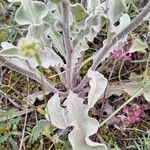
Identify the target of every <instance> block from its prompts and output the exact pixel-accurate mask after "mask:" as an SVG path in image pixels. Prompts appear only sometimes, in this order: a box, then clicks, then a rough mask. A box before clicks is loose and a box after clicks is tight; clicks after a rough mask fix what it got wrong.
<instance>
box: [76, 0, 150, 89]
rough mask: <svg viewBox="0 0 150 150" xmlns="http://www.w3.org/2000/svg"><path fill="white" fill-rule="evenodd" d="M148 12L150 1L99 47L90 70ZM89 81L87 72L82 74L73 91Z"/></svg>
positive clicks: (138, 23) (103, 58) (139, 22)
mask: <svg viewBox="0 0 150 150" xmlns="http://www.w3.org/2000/svg"><path fill="white" fill-rule="evenodd" d="M149 12H150V1H149V2H148V4H147V5H146V6H145V7H144V9H143V10H142V11H141V13H139V14H138V15H137V16H136V18H134V19H133V21H132V22H131V23H130V24H129V25H128V26H127V27H125V28H124V29H123V30H122V31H121V32H120V33H118V34H117V35H116V36H115V37H114V38H113V39H112V41H111V42H110V43H107V44H106V46H104V47H103V48H102V49H100V50H99V51H98V53H97V57H96V59H95V61H94V62H93V65H92V66H91V67H90V69H91V70H96V68H97V67H98V65H99V64H100V63H101V62H102V61H103V60H105V59H106V58H107V57H108V55H109V53H110V50H111V48H112V47H113V46H114V45H115V44H116V43H117V42H118V41H120V40H121V39H122V38H123V37H124V36H126V35H127V34H128V33H129V32H131V31H133V30H134V29H135V28H136V27H137V26H138V25H140V24H141V23H142V22H143V18H144V17H146V16H147V15H148V13H149ZM88 81H89V78H88V76H87V74H86V75H85V76H84V78H83V80H82V81H81V82H80V84H79V85H78V86H77V87H76V88H75V89H74V91H75V92H79V91H80V90H81V89H82V88H83V86H84V85H85V84H86V83H87V82H88Z"/></svg>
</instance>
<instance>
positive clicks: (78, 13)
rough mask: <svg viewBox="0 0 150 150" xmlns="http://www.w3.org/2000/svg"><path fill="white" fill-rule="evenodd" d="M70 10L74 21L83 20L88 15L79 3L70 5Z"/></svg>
mask: <svg viewBox="0 0 150 150" xmlns="http://www.w3.org/2000/svg"><path fill="white" fill-rule="evenodd" d="M71 12H72V15H73V17H74V20H75V22H76V23H78V22H80V21H82V20H84V19H85V18H87V16H88V13H87V12H86V10H85V9H84V7H83V6H82V5H81V4H79V3H76V4H73V5H71Z"/></svg>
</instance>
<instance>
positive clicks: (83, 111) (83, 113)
mask: <svg viewBox="0 0 150 150" xmlns="http://www.w3.org/2000/svg"><path fill="white" fill-rule="evenodd" d="M83 102H84V100H83V99H82V98H80V97H78V95H77V94H75V93H73V92H72V91H70V92H69V95H68V97H67V99H66V100H65V102H64V103H63V106H64V108H63V107H61V106H60V99H59V97H58V94H54V96H53V97H52V98H51V99H50V100H49V101H48V106H47V110H48V114H49V116H50V121H51V123H52V124H53V125H54V126H56V127H57V128H61V129H65V128H66V127H67V126H68V127H69V126H73V127H74V128H73V130H72V131H71V132H70V133H69V135H68V137H69V141H70V143H71V145H72V148H73V150H78V149H83V150H91V149H92V150H99V149H101V150H106V149H107V148H106V145H105V144H100V143H96V142H93V141H91V140H90V139H89V137H90V136H91V135H93V134H95V133H96V132H97V130H98V126H99V123H98V121H97V120H96V119H94V118H90V117H89V116H88V111H89V108H88V106H87V105H86V104H83ZM46 118H47V119H48V120H49V118H48V116H46Z"/></svg>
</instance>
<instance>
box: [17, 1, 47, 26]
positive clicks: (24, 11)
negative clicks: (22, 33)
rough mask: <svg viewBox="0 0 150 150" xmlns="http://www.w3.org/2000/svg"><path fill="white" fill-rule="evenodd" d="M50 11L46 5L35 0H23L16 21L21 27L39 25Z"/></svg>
mask: <svg viewBox="0 0 150 150" xmlns="http://www.w3.org/2000/svg"><path fill="white" fill-rule="evenodd" d="M47 13H48V10H47V7H46V5H45V4H44V3H42V2H38V1H33V0H22V1H21V6H20V7H19V9H18V10H17V11H16V14H15V20H16V22H17V23H18V24H20V25H27V24H39V23H41V22H42V19H43V18H44V17H45V16H46V15H47Z"/></svg>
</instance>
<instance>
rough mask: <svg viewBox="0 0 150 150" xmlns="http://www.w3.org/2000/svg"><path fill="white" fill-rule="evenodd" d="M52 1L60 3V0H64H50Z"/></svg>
mask: <svg viewBox="0 0 150 150" xmlns="http://www.w3.org/2000/svg"><path fill="white" fill-rule="evenodd" d="M50 1H51V2H53V3H60V2H62V1H63V0H50Z"/></svg>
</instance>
